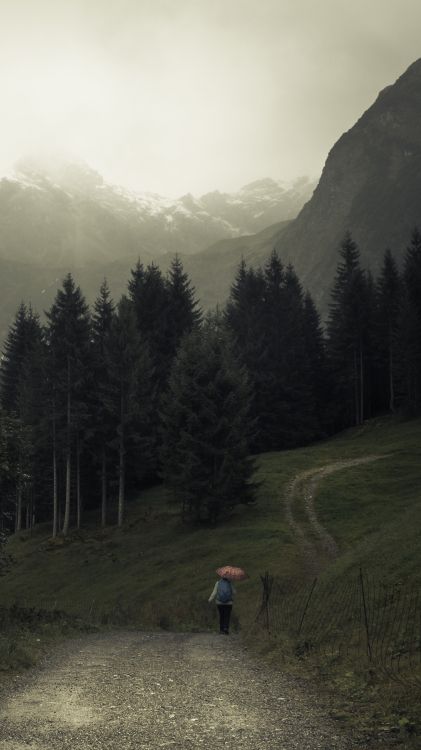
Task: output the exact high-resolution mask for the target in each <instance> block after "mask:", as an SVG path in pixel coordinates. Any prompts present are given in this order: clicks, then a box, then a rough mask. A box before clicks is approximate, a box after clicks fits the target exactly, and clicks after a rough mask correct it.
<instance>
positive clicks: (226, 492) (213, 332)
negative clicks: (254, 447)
mask: <svg viewBox="0 0 421 750" xmlns="http://www.w3.org/2000/svg"><path fill="white" fill-rule="evenodd" d="M249 410H250V386H249V383H248V379H247V376H246V372H245V369H244V368H243V367H242V366H241V365H240V364H239V362H238V360H237V359H236V357H235V355H234V352H233V346H232V343H231V341H230V339H229V336H228V334H227V332H226V331H225V330H224V327H223V325H222V321H221V319H220V318H216V319H215V318H210V317H208V318H207V320H206V321H205V323H204V325H203V327H202V328H201V329H197V328H196V329H194V330H193V331H192V333H191V334H190V335H189V336H187V337H186V338H185V339H183V342H182V344H181V347H180V349H179V352H178V355H177V358H176V360H175V363H174V367H173V370H172V373H171V377H170V381H169V389H168V392H167V394H166V396H165V398H164V403H163V431H164V436H163V448H162V455H161V458H162V467H163V468H162V475H163V477H164V481H165V483H166V485H167V486H168V487H169V488H170V489H171V490H172V493H173V496H174V499H175V500H176V502H178V503H179V504H180V506H181V507H182V511H183V517H184V518H185V519H192V520H195V521H211V522H216V521H217V519H218V518H219V517H220V516H221V515H222V514H224V513H226V512H228V511H229V510H230V509H231V508H232V507H233V506H234V505H236V504H237V503H247V502H250V501H251V500H252V499H253V486H252V482H251V476H252V473H253V462H252V460H251V459H250V458H249V439H250V432H251V427H252V425H251V423H250V415H249Z"/></svg>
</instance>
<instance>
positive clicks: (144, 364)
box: [105, 297, 155, 526]
mask: <svg viewBox="0 0 421 750" xmlns="http://www.w3.org/2000/svg"><path fill="white" fill-rule="evenodd" d="M106 361H107V368H108V383H107V390H108V393H107V394H106V397H105V405H106V408H107V410H108V412H109V415H110V417H111V419H112V420H113V421H114V425H115V438H114V444H115V447H116V450H117V453H118V525H119V526H121V525H122V524H123V520H124V513H125V504H126V480H127V466H128V458H129V457H130V452H131V453H132V454H133V453H135V456H136V463H137V465H138V474H139V475H142V473H143V475H145V474H147V473H148V471H149V470H150V465H151V463H152V461H153V456H154V451H155V444H154V433H153V429H152V427H153V425H152V418H153V412H152V404H153V403H154V371H153V366H152V361H151V358H150V355H149V349H148V345H147V343H146V342H144V341H142V339H141V337H140V334H139V331H138V328H137V325H136V317H135V314H134V310H133V306H132V304H131V303H130V301H129V300H128V299H127V298H126V297H123V298H122V299H121V300H120V302H119V304H118V308H117V314H116V315H114V317H113V320H112V323H111V329H110V335H109V336H108V337H107V339H106Z"/></svg>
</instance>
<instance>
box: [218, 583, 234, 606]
mask: <svg viewBox="0 0 421 750" xmlns="http://www.w3.org/2000/svg"><path fill="white" fill-rule="evenodd" d="M216 598H217V599H218V602H220V603H221V604H226V603H227V602H230V601H231V599H232V588H231V584H230V582H229V581H227V580H226V579H225V578H221V580H220V581H218V590H217V594H216Z"/></svg>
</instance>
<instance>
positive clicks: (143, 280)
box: [128, 262, 170, 388]
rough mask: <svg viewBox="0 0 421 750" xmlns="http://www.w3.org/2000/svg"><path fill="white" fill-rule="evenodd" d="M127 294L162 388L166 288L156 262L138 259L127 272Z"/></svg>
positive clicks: (165, 353)
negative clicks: (134, 265)
mask: <svg viewBox="0 0 421 750" xmlns="http://www.w3.org/2000/svg"><path fill="white" fill-rule="evenodd" d="M128 288H129V297H130V300H131V302H132V303H133V306H134V310H135V313H136V319H137V326H138V330H139V333H140V336H141V338H142V339H143V340H144V341H146V342H147V344H148V347H149V351H150V356H151V357H152V362H153V366H154V368H155V377H156V379H157V382H158V384H159V387H160V388H162V387H164V385H165V383H166V379H167V376H168V369H169V364H170V355H169V346H168V345H169V307H168V288H167V284H166V283H165V280H164V278H163V276H162V273H161V271H160V269H159V268H158V266H157V265H155V264H154V263H151V264H150V265H148V266H147V267H146V269H144V268H143V266H142V265H141V264H140V263H139V262H138V263H137V265H136V267H135V269H134V270H132V271H131V279H130V281H129V284H128Z"/></svg>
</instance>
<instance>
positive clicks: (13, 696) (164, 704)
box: [0, 632, 356, 750]
mask: <svg viewBox="0 0 421 750" xmlns="http://www.w3.org/2000/svg"><path fill="white" fill-rule="evenodd" d="M327 713H328V712H327V709H326V708H323V707H322V706H321V705H319V704H318V702H317V701H316V699H315V698H314V697H313V698H311V697H309V696H308V695H307V694H306V692H305V687H302V686H301V685H300V684H299V683H298V682H296V681H295V680H294V679H292V678H291V677H288V676H286V675H282V674H280V673H279V672H272V671H271V670H270V669H269V668H268V667H267V666H266V665H259V664H258V663H256V662H255V661H253V660H252V659H251V658H250V657H249V656H248V654H247V652H246V651H245V650H244V648H243V647H242V646H241V644H240V641H239V639H238V637H236V636H234V637H231V636H230V637H229V638H226V637H224V636H220V635H218V634H209V633H200V634H167V633H164V634H161V633H156V634H146V633H135V632H117V633H111V634H110V633H107V634H95V635H89V636H85V637H83V638H81V639H78V640H71V641H67V642H66V643H64V644H62V645H60V646H59V647H57V648H56V649H55V650H54V652H53V654H52V655H50V656H49V657H48V658H47V659H46V661H45V662H44V664H43V665H42V666H41V667H40V668H38V669H36V670H34V671H33V672H32V673H30V675H29V676H28V675H25V676H23V677H20V678H17V679H16V680H15V682H14V687H13V689H12V690H11V691H10V692H9V694H8V695H5V696H3V700H2V701H1V709H0V750H70V748H71V750H88V748H89V750H142V749H144V750H155V749H157V748H178V749H179V750H197V748H201V747H205V748H207V750H216V748H218V749H219V748H225V749H228V750H260V749H261V750H263V749H264V750H269V748H270V750H278V749H279V750H281V749H282V750H287V749H288V750H294V749H296V750H346V749H348V748H353V747H356V745H355V744H353V742H352V740H351V739H348V738H346V737H344V736H342V735H340V733H339V730H338V728H337V726H336V725H335V723H334V722H333V721H332V720H329V719H327V718H326V714H327Z"/></svg>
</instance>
